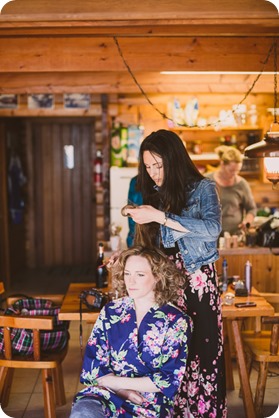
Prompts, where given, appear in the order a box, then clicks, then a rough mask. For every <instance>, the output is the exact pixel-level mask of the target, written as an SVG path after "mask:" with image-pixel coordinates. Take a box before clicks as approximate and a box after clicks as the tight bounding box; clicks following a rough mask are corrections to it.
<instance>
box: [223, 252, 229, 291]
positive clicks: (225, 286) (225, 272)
mask: <svg viewBox="0 0 279 418" xmlns="http://www.w3.org/2000/svg"><path fill="white" fill-rule="evenodd" d="M222 280H223V285H222V291H223V293H225V292H226V291H227V290H228V263H227V260H226V259H225V258H224V260H223V263H222Z"/></svg>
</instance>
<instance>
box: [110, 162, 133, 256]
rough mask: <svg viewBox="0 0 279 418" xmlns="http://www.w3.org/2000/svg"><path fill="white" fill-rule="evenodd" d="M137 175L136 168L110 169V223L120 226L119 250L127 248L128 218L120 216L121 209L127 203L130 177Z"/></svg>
mask: <svg viewBox="0 0 279 418" xmlns="http://www.w3.org/2000/svg"><path fill="white" fill-rule="evenodd" d="M137 173H138V168H137V167H111V168H110V223H111V224H112V223H115V224H117V225H121V227H122V230H121V232H120V236H121V248H122V249H124V248H127V244H126V238H127V234H128V218H126V217H124V216H122V215H121V208H123V206H125V205H127V203H128V190H129V184H130V180H131V178H132V177H134V176H136V175H137Z"/></svg>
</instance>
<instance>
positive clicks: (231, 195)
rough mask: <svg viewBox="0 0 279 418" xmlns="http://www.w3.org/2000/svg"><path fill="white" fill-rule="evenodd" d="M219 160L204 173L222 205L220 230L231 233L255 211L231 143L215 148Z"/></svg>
mask: <svg viewBox="0 0 279 418" xmlns="http://www.w3.org/2000/svg"><path fill="white" fill-rule="evenodd" d="M215 152H216V153H217V154H218V156H219V159H220V164H219V166H218V168H217V170H216V171H213V172H211V173H208V174H206V177H209V178H211V179H213V180H214V181H215V182H216V185H217V189H218V193H219V197H220V201H221V205H222V230H223V232H224V231H228V232H229V233H230V234H231V235H233V234H237V235H238V234H240V233H241V230H242V229H243V228H245V225H246V224H247V223H249V224H251V223H252V222H253V220H254V217H255V215H256V212H257V207H256V203H255V200H254V197H253V195H252V191H251V188H250V186H249V183H248V182H247V181H246V180H245V179H244V178H243V177H241V176H240V175H239V172H240V170H241V168H242V162H243V155H242V154H241V152H240V151H238V150H237V149H236V148H234V147H230V146H225V145H222V146H220V147H218V148H216V150H215Z"/></svg>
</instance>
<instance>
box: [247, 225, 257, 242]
mask: <svg viewBox="0 0 279 418" xmlns="http://www.w3.org/2000/svg"><path fill="white" fill-rule="evenodd" d="M245 243H246V245H247V247H254V246H255V245H256V244H257V231H256V228H255V227H254V226H251V225H250V223H249V222H247V224H246V225H245Z"/></svg>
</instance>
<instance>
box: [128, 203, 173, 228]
mask: <svg viewBox="0 0 279 418" xmlns="http://www.w3.org/2000/svg"><path fill="white" fill-rule="evenodd" d="M129 215H130V216H131V218H132V219H133V221H134V222H136V223H137V224H140V225H141V224H147V223H150V222H158V223H159V224H162V223H164V221H165V213H164V212H162V211H161V210H159V209H155V208H154V207H153V206H150V205H141V206H137V207H136V208H133V209H129Z"/></svg>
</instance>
